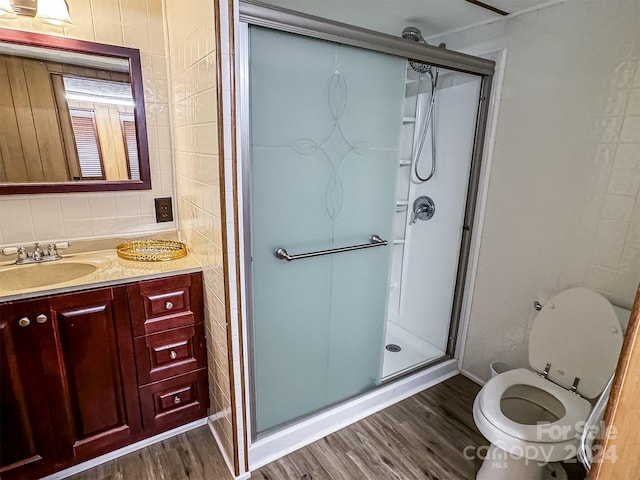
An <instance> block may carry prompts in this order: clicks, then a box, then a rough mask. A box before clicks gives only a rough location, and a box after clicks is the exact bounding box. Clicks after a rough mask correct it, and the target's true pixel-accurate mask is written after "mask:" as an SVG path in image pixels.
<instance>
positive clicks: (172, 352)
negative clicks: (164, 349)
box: [169, 350, 178, 360]
mask: <svg viewBox="0 0 640 480" xmlns="http://www.w3.org/2000/svg"><path fill="white" fill-rule="evenodd" d="M169 358H171V360H175V359H176V358H178V354H177V353H176V352H175V351H173V350H171V351H170V352H169Z"/></svg>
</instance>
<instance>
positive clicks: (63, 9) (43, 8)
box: [36, 0, 72, 26]
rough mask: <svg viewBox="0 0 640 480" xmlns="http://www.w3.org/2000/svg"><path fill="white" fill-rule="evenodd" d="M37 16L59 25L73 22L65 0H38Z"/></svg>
mask: <svg viewBox="0 0 640 480" xmlns="http://www.w3.org/2000/svg"><path fill="white" fill-rule="evenodd" d="M36 18H39V19H40V20H42V21H43V22H47V23H51V24H53V25H57V26H62V25H64V24H65V23H72V22H71V17H70V16H69V7H68V6H67V2H65V0H38V10H37V11H36Z"/></svg>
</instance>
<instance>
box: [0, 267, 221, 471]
mask: <svg viewBox="0 0 640 480" xmlns="http://www.w3.org/2000/svg"><path fill="white" fill-rule="evenodd" d="M177 291H179V292H181V293H180V296H181V299H182V303H180V302H173V301H171V302H170V303H171V304H172V308H173V305H176V306H178V305H179V308H176V311H175V312H173V311H171V309H169V312H168V313H166V312H165V313H164V314H163V315H156V316H155V317H154V316H153V314H152V313H151V314H147V313H145V311H144V307H143V312H142V316H140V311H139V309H138V307H139V306H140V305H143V304H144V302H145V299H146V298H148V297H151V298H156V297H158V298H162V299H163V300H164V306H165V307H166V302H167V301H170V300H166V299H165V297H164V296H166V295H168V297H166V298H170V299H171V300H175V299H174V298H173V297H172V295H173V294H174V293H175V292H177ZM141 292H142V293H141ZM163 295H164V296H163ZM156 303H157V302H156ZM175 316H177V317H178V319H176V318H172V317H175ZM185 316H190V319H191V320H190V322H184V320H183V318H184V317H185ZM148 317H152V319H153V320H154V321H153V322H151V323H152V324H153V325H155V327H154V328H153V333H150V334H148V335H147V334H144V335H138V336H135V335H134V330H136V328H138V326H139V325H141V324H144V322H146V321H147V320H149V318H148ZM202 320H203V306H202V277H201V274H200V273H196V274H187V275H178V276H175V277H169V278H164V279H161V280H153V281H149V282H140V283H133V284H129V285H124V286H117V287H112V288H100V289H96V290H89V291H83V292H77V293H70V294H63V295H56V296H51V297H48V298H44V299H36V300H27V301H18V302H11V303H5V304H0V368H1V370H0V382H1V383H0V401H1V407H0V420H1V423H0V435H1V436H0V440H1V442H2V443H1V444H0V477H1V478H2V479H12V478H37V477H39V476H42V475H45V474H48V473H52V472H54V471H58V470H61V469H63V468H67V467H69V466H71V465H74V464H77V463H80V462H83V461H85V460H88V459H90V458H93V457H96V456H98V455H101V454H103V453H106V452H109V451H112V450H114V449H117V448H120V447H122V446H125V445H127V444H130V443H134V442H136V441H139V440H141V439H143V438H146V437H149V436H153V435H156V434H158V433H160V432H162V431H165V430H167V429H170V428H174V427H177V426H179V425H182V424H185V423H188V422H191V421H194V420H197V419H199V418H203V417H205V416H206V414H207V408H208V406H209V405H208V391H207V390H208V389H207V365H206V358H207V356H206V345H205V340H204V328H203V324H202ZM177 325H179V326H178V327H177V328H173V327H175V326H177Z"/></svg>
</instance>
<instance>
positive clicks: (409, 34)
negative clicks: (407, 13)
mask: <svg viewBox="0 0 640 480" xmlns="http://www.w3.org/2000/svg"><path fill="white" fill-rule="evenodd" d="M402 38H406V39H408V40H413V41H414V42H424V38H422V32H420V29H419V28H417V27H406V28H405V29H404V30H402Z"/></svg>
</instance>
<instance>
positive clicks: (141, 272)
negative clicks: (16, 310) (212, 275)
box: [0, 249, 202, 303]
mask: <svg viewBox="0 0 640 480" xmlns="http://www.w3.org/2000/svg"><path fill="white" fill-rule="evenodd" d="M78 263H81V264H85V265H93V266H95V267H96V269H95V271H94V272H92V273H89V274H88V275H84V276H82V277H79V278H76V279H74V280H68V281H62V282H61V281H60V277H58V279H56V277H57V276H58V275H60V274H63V273H62V272H63V271H64V270H65V267H67V265H65V264H78ZM75 266H76V265H68V267H75ZM51 267H53V268H51ZM88 268H89V269H91V267H88ZM24 269H31V270H30V271H25V270H24ZM54 270H55V271H54ZM201 270H202V267H201V266H200V264H199V263H198V262H197V261H196V260H195V258H194V257H193V255H187V256H186V257H183V258H179V259H177V260H171V261H168V262H135V261H131V260H124V259H122V258H120V257H118V255H117V254H116V251H115V250H114V249H112V250H101V251H96V252H86V253H78V254H73V255H63V258H62V260H56V261H53V262H44V263H38V264H28V265H15V264H14V263H13V262H3V263H0V303H3V302H10V301H14V300H23V299H28V298H34V297H42V296H46V295H53V294H59V293H68V292H75V291H79V290H87V289H92V288H98V287H107V286H112V285H119V284H124V283H131V282H137V281H141V280H150V279H154V278H162V277H168V276H172V275H178V274H183V273H193V272H199V271H201ZM12 272H15V274H12ZM25 274H26V275H25ZM23 277H25V278H26V277H28V278H29V280H28V282H30V284H31V285H32V286H30V287H29V288H25V287H24V285H21V284H20V279H21V278H23ZM34 283H36V284H41V285H39V286H33V284H34Z"/></svg>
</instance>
